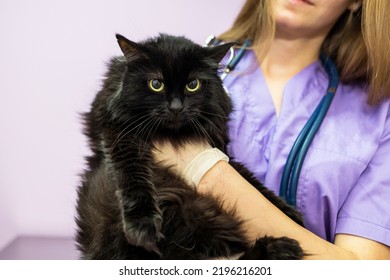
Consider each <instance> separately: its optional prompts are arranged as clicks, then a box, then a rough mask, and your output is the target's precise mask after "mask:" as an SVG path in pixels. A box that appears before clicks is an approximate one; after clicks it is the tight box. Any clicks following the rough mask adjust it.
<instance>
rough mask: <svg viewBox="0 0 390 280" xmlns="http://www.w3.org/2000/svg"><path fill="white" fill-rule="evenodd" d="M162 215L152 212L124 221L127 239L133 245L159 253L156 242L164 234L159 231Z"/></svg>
mask: <svg viewBox="0 0 390 280" xmlns="http://www.w3.org/2000/svg"><path fill="white" fill-rule="evenodd" d="M161 225H162V217H161V215H158V214H154V215H150V217H147V216H142V217H141V218H138V219H134V218H133V219H131V220H128V221H125V222H124V224H123V227H124V233H125V237H126V239H127V241H128V242H129V243H130V244H132V245H135V246H139V247H144V248H145V249H146V250H148V251H150V252H155V253H157V254H159V255H160V250H159V249H158V247H157V243H158V241H159V240H161V239H162V238H163V237H164V236H163V234H162V233H161Z"/></svg>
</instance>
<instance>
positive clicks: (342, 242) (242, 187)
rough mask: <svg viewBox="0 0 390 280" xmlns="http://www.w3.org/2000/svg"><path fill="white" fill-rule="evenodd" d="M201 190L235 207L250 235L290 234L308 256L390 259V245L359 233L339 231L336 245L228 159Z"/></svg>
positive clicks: (211, 172)
mask: <svg viewBox="0 0 390 280" xmlns="http://www.w3.org/2000/svg"><path fill="white" fill-rule="evenodd" d="M198 190H199V192H203V193H211V194H212V195H213V196H215V197H219V198H221V199H223V200H224V202H225V203H224V205H225V206H226V207H235V208H236V211H237V214H238V216H239V217H240V218H242V219H243V220H244V221H245V222H244V226H245V227H246V231H247V233H248V236H249V237H250V238H251V239H252V240H253V241H255V240H256V238H258V237H261V236H263V235H270V236H275V237H281V236H287V237H290V238H293V239H295V240H297V241H298V242H299V243H300V244H301V247H302V248H303V250H304V251H305V253H307V254H309V255H308V256H307V259H390V248H389V247H388V246H386V245H383V244H381V243H378V242H375V241H372V240H369V239H365V238H362V237H358V236H353V235H348V234H339V235H337V236H336V239H335V243H334V244H332V243H330V242H327V241H325V240H323V239H322V238H320V237H318V236H317V235H315V234H314V233H312V232H310V231H309V230H307V229H305V228H303V227H301V226H299V225H298V224H296V223H295V222H294V221H292V220H291V219H290V218H289V217H287V216H286V215H285V214H284V213H283V212H281V211H280V210H279V209H278V208H277V207H275V206H274V205H273V204H272V203H270V202H269V201H268V200H267V199H266V198H265V197H264V196H263V195H262V194H261V193H259V192H258V191H257V190H256V189H255V188H254V187H253V186H252V185H250V184H249V183H248V182H247V181H246V180H245V179H244V178H243V177H242V176H241V175H240V174H239V173H238V172H237V171H236V170H235V169H234V168H233V167H232V166H230V165H229V164H228V163H227V162H225V161H219V162H218V163H217V164H215V165H214V166H213V167H212V168H211V169H210V170H209V171H208V172H207V173H206V174H205V175H204V176H203V177H202V179H201V181H200V183H199V185H198Z"/></svg>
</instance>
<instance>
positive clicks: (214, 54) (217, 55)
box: [208, 43, 235, 63]
mask: <svg viewBox="0 0 390 280" xmlns="http://www.w3.org/2000/svg"><path fill="white" fill-rule="evenodd" d="M234 45H235V43H225V44H222V45H218V46H214V47H208V52H209V54H208V57H209V58H211V59H213V60H214V61H215V62H217V63H220V62H221V60H222V59H223V58H224V57H225V55H226V53H227V52H228V51H229V49H230V48H231V47H233V46H234Z"/></svg>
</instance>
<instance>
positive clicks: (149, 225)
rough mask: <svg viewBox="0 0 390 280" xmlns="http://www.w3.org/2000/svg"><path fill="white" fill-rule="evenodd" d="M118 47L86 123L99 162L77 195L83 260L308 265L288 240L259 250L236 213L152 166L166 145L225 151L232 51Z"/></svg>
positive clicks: (266, 242)
mask: <svg viewBox="0 0 390 280" xmlns="http://www.w3.org/2000/svg"><path fill="white" fill-rule="evenodd" d="M117 39H118V42H119V45H120V47H121V49H122V51H123V53H124V56H123V57H115V58H113V59H112V60H111V62H110V63H109V67H108V68H109V70H108V73H107V75H106V78H105V80H104V84H103V88H102V89H101V91H100V92H99V93H98V94H97V96H96V98H95V100H94V102H93V104H92V109H91V111H90V112H88V113H87V114H85V116H84V117H85V118H84V119H85V126H86V130H85V133H86V135H87V136H88V138H89V144H90V147H91V150H92V156H90V157H89V158H88V169H87V170H86V171H85V172H84V174H83V178H82V185H81V187H80V188H79V190H78V195H79V196H78V203H77V225H78V232H77V246H78V248H79V250H80V251H81V254H82V258H84V259H211V258H229V257H232V256H234V255H240V254H241V255H242V256H241V258H242V259H248V258H250V259H257V258H258V259H300V258H302V257H303V252H302V249H301V248H300V246H299V244H298V243H297V242H296V241H295V240H292V239H289V238H285V237H284V238H273V237H263V238H259V239H258V241H257V242H256V244H255V245H254V246H251V245H250V244H249V241H248V240H247V239H246V237H245V234H244V232H243V229H242V228H241V224H242V221H240V219H239V218H238V217H236V215H235V211H234V209H231V210H226V209H224V207H222V206H223V201H218V199H215V198H213V197H211V196H208V195H201V194H199V193H197V191H196V189H195V188H194V187H193V186H189V185H188V184H187V183H185V181H184V180H183V179H182V178H180V177H179V176H178V175H176V174H175V173H174V172H172V170H171V169H169V168H167V167H163V166H161V165H159V164H157V163H155V160H154V158H153V154H152V150H153V149H154V148H155V146H154V144H155V143H156V141H160V140H164V141H171V143H172V144H173V145H174V146H175V147H179V146H180V145H182V144H183V143H186V142H187V141H205V140H207V141H208V142H209V143H210V144H211V145H212V146H214V147H217V148H219V149H220V150H222V151H225V147H226V144H227V142H228V139H227V121H228V115H229V113H230V112H231V110H232V105H231V103H230V99H229V97H228V96H227V94H226V93H225V91H224V89H223V87H222V82H221V80H220V78H219V76H218V69H219V62H220V61H221V59H222V58H223V57H224V55H225V54H226V52H227V51H228V49H229V47H230V46H231V45H228V44H225V45H221V46H217V47H209V48H208V47H201V46H199V45H197V44H195V43H193V42H191V41H190V40H188V39H186V38H183V37H176V36H168V35H160V36H158V37H156V38H152V39H148V40H146V41H144V42H141V43H135V42H132V41H129V40H127V39H126V38H124V37H122V36H120V35H117ZM152 79H156V80H158V81H161V82H163V83H164V85H165V88H164V90H162V91H161V92H154V91H153V90H151V88H150V87H149V85H148V83H149V81H150V80H152ZM196 79H198V80H199V81H200V88H199V90H197V91H196V92H194V93H191V92H190V91H188V90H187V89H186V85H187V84H188V83H189V82H191V81H193V80H196ZM157 85H158V84H157ZM225 152H226V151H225ZM231 165H232V166H233V167H234V168H236V169H237V170H238V171H239V172H240V173H241V175H242V176H243V177H244V178H246V179H247V180H248V181H249V182H250V183H251V184H252V185H253V186H255V187H256V188H257V189H258V190H259V191H260V192H261V193H263V195H264V196H266V197H267V198H268V199H269V200H270V201H271V202H272V203H273V204H275V205H276V206H277V207H279V208H280V209H281V210H282V211H283V212H285V213H286V214H287V215H288V216H290V217H291V218H292V219H294V220H295V221H296V222H298V223H300V224H302V221H301V217H300V215H299V213H298V212H297V211H295V210H294V209H292V208H291V207H289V206H287V205H286V204H285V203H284V202H283V201H282V200H280V199H279V198H278V197H277V196H276V195H274V194H273V193H272V192H271V191H269V190H267V189H266V188H265V187H263V186H262V184H261V183H260V182H258V181H257V180H256V179H255V178H254V177H253V176H252V174H251V173H250V172H249V171H248V170H247V169H246V168H244V167H243V166H242V165H241V164H238V163H236V162H234V161H231Z"/></svg>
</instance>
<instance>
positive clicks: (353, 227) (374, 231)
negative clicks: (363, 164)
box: [335, 115, 390, 246]
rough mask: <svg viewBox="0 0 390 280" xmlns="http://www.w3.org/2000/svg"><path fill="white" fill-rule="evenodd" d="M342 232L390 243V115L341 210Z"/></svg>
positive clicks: (339, 221)
mask: <svg viewBox="0 0 390 280" xmlns="http://www.w3.org/2000/svg"><path fill="white" fill-rule="evenodd" d="M373 125H375V124H373ZM338 233H346V234H352V235H357V236H361V237H365V238H368V239H371V240H374V241H377V242H380V243H383V244H386V245H388V246H390V116H389V115H388V116H387V121H386V123H385V129H384V133H383V134H382V137H381V139H380V140H379V145H378V149H377V151H376V152H375V154H374V157H373V158H372V160H371V161H370V162H369V163H368V165H367V168H366V169H365V170H364V172H363V173H362V175H361V176H360V178H359V179H358V181H357V183H356V185H355V186H354V187H353V189H352V190H351V191H350V193H349V194H348V197H347V199H346V200H345V202H344V204H343V205H342V207H341V209H340V211H339V214H338V217H337V225H336V231H335V234H338Z"/></svg>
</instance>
